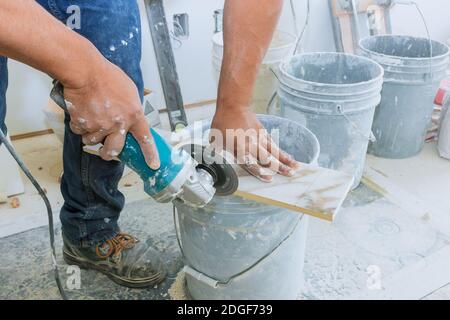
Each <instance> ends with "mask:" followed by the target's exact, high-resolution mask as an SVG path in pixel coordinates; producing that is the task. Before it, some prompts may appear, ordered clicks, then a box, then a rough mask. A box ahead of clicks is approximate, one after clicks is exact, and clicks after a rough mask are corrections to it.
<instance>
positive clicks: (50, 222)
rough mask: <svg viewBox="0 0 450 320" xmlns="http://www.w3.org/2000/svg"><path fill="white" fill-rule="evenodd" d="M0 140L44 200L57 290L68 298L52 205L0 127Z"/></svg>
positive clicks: (63, 296)
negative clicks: (59, 260)
mask: <svg viewBox="0 0 450 320" xmlns="http://www.w3.org/2000/svg"><path fill="white" fill-rule="evenodd" d="M0 141H1V142H2V143H3V144H4V145H5V147H6V149H8V151H9V153H10V154H11V156H12V157H13V158H14V160H16V162H17V164H18V165H19V167H20V169H22V171H23V173H24V174H25V175H26V176H27V177H28V179H29V180H30V181H31V183H32V184H33V186H34V187H35V188H36V190H37V191H38V192H39V195H40V196H41V197H42V199H43V200H44V203H45V206H46V207H47V214H48V228H49V235H50V248H51V255H52V263H53V269H54V273H55V280H56V285H57V286H58V290H59V293H60V294H61V297H62V298H63V299H64V300H68V297H67V294H66V292H65V291H64V288H63V286H62V282H61V278H60V276H59V270H58V263H57V261H56V250H55V231H54V226H53V211H52V207H51V205H50V201H49V200H48V198H47V195H46V194H45V191H44V190H43V189H42V187H41V186H40V185H39V183H38V182H37V181H36V179H35V178H34V177H33V175H32V174H31V172H30V170H28V168H27V166H26V165H25V164H24V163H23V161H22V160H21V159H20V157H19V156H18V154H17V153H16V151H15V150H14V147H13V146H12V145H11V143H10V142H9V141H8V139H7V138H6V136H5V134H4V133H3V131H2V130H1V129H0Z"/></svg>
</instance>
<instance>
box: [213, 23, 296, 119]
mask: <svg viewBox="0 0 450 320" xmlns="http://www.w3.org/2000/svg"><path fill="white" fill-rule="evenodd" d="M295 40H296V37H295V36H294V35H292V34H290V33H287V32H283V31H276V32H275V34H274V36H273V39H272V43H271V44H270V47H269V50H268V51H267V54H266V56H265V57H264V60H263V63H262V65H261V68H260V70H259V73H258V78H257V79H256V84H255V88H254V92H253V99H252V106H253V110H254V111H255V112H256V113H267V105H268V104H269V100H270V98H271V97H272V95H273V94H274V92H275V91H276V90H277V86H278V80H277V79H276V77H275V76H274V75H273V73H272V71H270V68H271V67H277V66H278V65H279V64H280V62H281V61H282V60H283V59H284V58H285V57H286V56H287V55H289V54H291V53H292V50H293V49H294V45H295ZM212 41H213V51H212V64H213V72H214V79H215V80H216V82H217V83H219V77H220V69H221V67H222V59H223V34H222V32H219V33H216V34H215V35H214V36H213V38H212Z"/></svg>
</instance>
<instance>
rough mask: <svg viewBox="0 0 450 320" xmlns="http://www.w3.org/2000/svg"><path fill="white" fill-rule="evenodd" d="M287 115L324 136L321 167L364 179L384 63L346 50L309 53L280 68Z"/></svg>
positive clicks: (280, 93) (283, 109)
mask: <svg viewBox="0 0 450 320" xmlns="http://www.w3.org/2000/svg"><path fill="white" fill-rule="evenodd" d="M280 71H281V74H280V78H279V80H280V84H279V88H278V96H279V98H280V107H281V116H282V117H284V118H288V119H292V120H294V121H296V122H297V123H299V124H301V125H303V126H305V127H306V128H308V129H309V130H311V131H312V132H313V133H314V134H315V135H316V136H317V138H318V139H319V143H320V149H321V154H320V158H319V165H321V166H322V167H326V168H330V169H334V170H340V171H344V172H347V173H349V174H351V175H353V176H354V177H355V184H354V187H357V186H358V185H359V183H360V181H361V177H362V173H363V169H364V163H365V159H366V153H367V147H368V143H369V140H370V138H371V127H372V121H373V116H374V112H375V107H376V106H377V105H378V103H379V102H380V99H381V97H380V91H381V88H382V84H383V69H382V67H381V66H380V65H379V64H377V63H375V62H373V61H372V60H370V59H367V58H364V57H358V56H355V55H349V54H343V53H306V54H299V55H296V56H293V57H292V58H290V59H289V60H287V61H285V62H284V63H283V64H282V65H281V67H280Z"/></svg>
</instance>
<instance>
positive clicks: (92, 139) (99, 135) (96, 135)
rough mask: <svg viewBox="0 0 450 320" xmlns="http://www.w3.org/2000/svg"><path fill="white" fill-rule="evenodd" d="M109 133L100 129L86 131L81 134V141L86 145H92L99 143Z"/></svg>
mask: <svg viewBox="0 0 450 320" xmlns="http://www.w3.org/2000/svg"><path fill="white" fill-rule="evenodd" d="M109 134H111V132H107V131H105V130H100V131H97V132H93V133H86V134H84V135H83V143H84V144H85V145H88V146H94V145H96V144H99V143H103V141H104V140H105V138H106V137H107V136H108V135H109Z"/></svg>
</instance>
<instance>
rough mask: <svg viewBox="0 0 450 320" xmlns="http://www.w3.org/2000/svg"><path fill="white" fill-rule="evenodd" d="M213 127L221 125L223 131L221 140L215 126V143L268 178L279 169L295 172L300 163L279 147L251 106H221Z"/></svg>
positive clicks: (288, 174) (251, 169)
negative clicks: (225, 107)
mask: <svg viewBox="0 0 450 320" xmlns="http://www.w3.org/2000/svg"><path fill="white" fill-rule="evenodd" d="M211 128H212V129H218V130H219V132H221V133H222V134H221V135H218V136H220V138H222V139H223V141H217V136H215V133H214V132H215V131H214V130H212V131H211V137H210V139H211V142H212V144H213V145H216V146H217V145H222V146H223V147H224V148H225V149H227V150H228V151H229V152H231V153H233V154H234V156H235V157H236V161H237V162H238V164H240V165H242V167H243V168H244V169H246V170H247V171H248V172H249V173H250V174H252V175H254V176H255V177H257V178H259V179H260V180H262V181H264V182H271V181H272V179H273V175H275V174H277V173H279V174H281V175H284V176H293V175H294V174H295V172H296V170H297V169H299V167H300V164H299V163H298V162H297V161H295V159H294V158H293V157H292V156H291V155H289V154H287V153H286V152H284V151H282V150H280V149H279V148H278V146H277V145H276V144H275V143H274V141H273V140H272V138H271V136H270V135H269V133H268V132H267V131H266V130H265V129H264V127H263V126H262V124H261V123H260V122H259V120H258V119H257V117H256V115H255V114H254V113H253V112H251V111H250V110H248V108H240V109H236V110H226V109H223V108H222V109H218V110H217V112H216V115H215V117H214V119H213V122H212V125H211Z"/></svg>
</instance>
